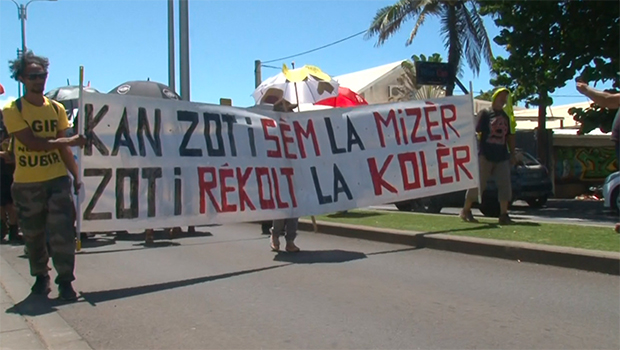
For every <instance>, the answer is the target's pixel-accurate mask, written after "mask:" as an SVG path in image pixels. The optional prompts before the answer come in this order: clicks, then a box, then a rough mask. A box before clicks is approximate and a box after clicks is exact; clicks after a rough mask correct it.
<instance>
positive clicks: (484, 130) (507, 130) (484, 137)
mask: <svg viewBox="0 0 620 350" xmlns="http://www.w3.org/2000/svg"><path fill="white" fill-rule="evenodd" d="M509 93H510V91H508V89H500V90H498V91H496V93H495V94H493V103H492V105H491V109H489V110H483V111H481V112H480V113H479V114H478V123H477V125H476V132H478V133H479V134H480V144H479V151H478V166H479V174H480V179H479V180H480V185H479V188H471V189H469V190H467V194H466V195H465V205H464V206H463V210H462V211H461V214H460V217H461V219H463V221H466V222H478V220H476V219H475V218H474V216H473V214H472V213H471V207H472V204H473V203H474V202H477V201H479V199H478V197H479V194H480V195H481V194H482V193H484V190H485V188H486V185H487V181H488V180H489V179H490V178H491V177H493V178H494V179H495V183H496V184H497V196H498V200H499V203H500V216H499V224H500V225H507V224H511V223H512V220H511V219H510V216H508V205H509V203H510V199H511V197H512V187H511V183H510V169H511V165H512V164H515V158H514V155H515V140H514V134H513V132H512V129H511V124H510V123H511V122H510V118H509V117H508V115H507V114H506V112H504V110H503V108H504V105H505V104H506V101H507V100H508V94H509Z"/></svg>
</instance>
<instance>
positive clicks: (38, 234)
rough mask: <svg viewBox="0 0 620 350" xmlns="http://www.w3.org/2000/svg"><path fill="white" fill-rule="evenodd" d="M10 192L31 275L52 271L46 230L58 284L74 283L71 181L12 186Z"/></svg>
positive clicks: (57, 179)
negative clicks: (49, 266) (47, 235)
mask: <svg viewBox="0 0 620 350" xmlns="http://www.w3.org/2000/svg"><path fill="white" fill-rule="evenodd" d="M11 192H12V194H13V201H14V203H15V208H16V209H17V216H18V218H19V226H20V227H21V229H22V233H23V234H24V240H25V243H26V247H27V248H28V257H29V259H30V274H31V275H32V276H39V275H46V274H47V273H48V271H49V268H48V261H49V255H48V251H47V247H46V234H45V232H46V230H47V231H48V234H49V244H50V247H51V249H52V262H53V263H54V268H56V272H57V273H58V277H57V278H56V283H60V282H71V281H73V280H74V279H75V276H74V275H73V270H74V267H75V226H74V222H75V208H74V207H73V196H72V194H71V180H70V178H69V177H68V176H63V177H59V178H56V179H52V180H49V181H45V182H35V183H13V187H12V188H11Z"/></svg>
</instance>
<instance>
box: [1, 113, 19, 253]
mask: <svg viewBox="0 0 620 350" xmlns="http://www.w3.org/2000/svg"><path fill="white" fill-rule="evenodd" d="M10 141H11V138H10V137H9V134H8V133H7V132H6V129H5V127H4V122H3V121H2V112H0V143H1V145H2V146H1V149H0V225H1V226H0V235H1V236H0V242H4V238H5V237H6V236H7V235H8V241H9V242H10V243H18V242H21V240H22V237H21V236H19V229H18V226H17V213H16V212H15V207H14V206H13V197H12V196H11V186H12V185H13V173H14V172H15V161H14V159H13V157H12V156H11V152H12V151H11V150H10V149H9V148H10Z"/></svg>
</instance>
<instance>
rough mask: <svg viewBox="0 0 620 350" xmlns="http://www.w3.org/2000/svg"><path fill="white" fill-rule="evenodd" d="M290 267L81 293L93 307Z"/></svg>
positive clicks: (252, 270) (268, 267) (259, 269)
mask: <svg viewBox="0 0 620 350" xmlns="http://www.w3.org/2000/svg"><path fill="white" fill-rule="evenodd" d="M288 265H289V264H283V265H275V266H267V267H260V268H256V269H250V270H243V271H235V272H228V273H223V274H220V275H214V276H204V277H198V278H190V279H186V280H180V281H172V282H163V283H156V284H150V285H146V286H137V287H128V288H120V289H111V290H103V291H99V292H86V293H81V295H82V297H83V298H84V300H85V301H86V302H88V303H89V304H91V305H96V304H97V303H102V302H105V301H111V300H117V299H123V298H129V297H135V296H139V295H144V294H149V293H155V292H161V291H164V290H170V289H175V288H181V287H187V286H192V285H195V284H200V283H207V282H212V281H217V280H221V279H226V278H231V277H236V276H242V275H247V274H251V273H256V272H261V271H267V270H273V269H277V268H280V267H283V266H288Z"/></svg>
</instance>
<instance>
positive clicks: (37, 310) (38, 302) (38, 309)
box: [5, 294, 68, 316]
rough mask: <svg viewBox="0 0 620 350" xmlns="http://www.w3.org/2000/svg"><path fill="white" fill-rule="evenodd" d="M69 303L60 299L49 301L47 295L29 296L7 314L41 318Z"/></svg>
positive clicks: (12, 307)
mask: <svg viewBox="0 0 620 350" xmlns="http://www.w3.org/2000/svg"><path fill="white" fill-rule="evenodd" d="M65 304H68V302H65V301H62V300H60V299H49V298H48V297H47V296H45V295H36V294H29V295H28V296H27V297H26V298H25V299H24V300H22V301H20V302H19V303H17V304H15V305H13V306H11V307H10V308H8V309H6V311H5V312H6V313H7V314H18V315H22V316H41V315H46V314H49V313H52V312H56V311H57V310H58V309H57V308H56V306H62V305H65Z"/></svg>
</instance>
